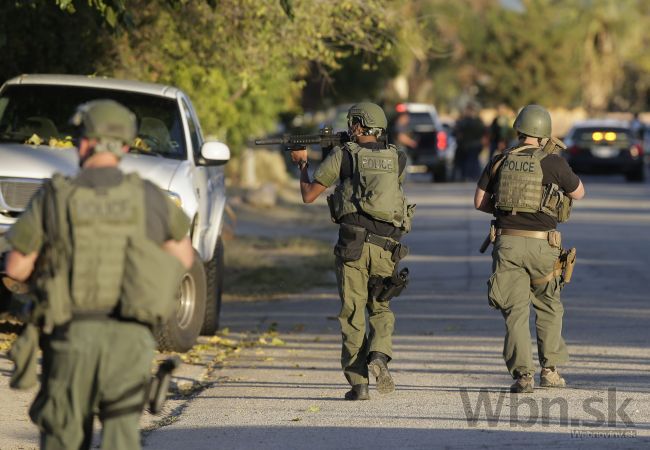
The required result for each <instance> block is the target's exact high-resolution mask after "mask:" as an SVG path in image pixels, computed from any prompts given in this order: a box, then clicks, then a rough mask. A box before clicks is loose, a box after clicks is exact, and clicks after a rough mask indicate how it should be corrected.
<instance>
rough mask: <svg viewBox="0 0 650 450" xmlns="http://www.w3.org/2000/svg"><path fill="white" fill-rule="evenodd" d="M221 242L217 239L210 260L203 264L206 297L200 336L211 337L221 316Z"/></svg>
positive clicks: (217, 327)
mask: <svg viewBox="0 0 650 450" xmlns="http://www.w3.org/2000/svg"><path fill="white" fill-rule="evenodd" d="M223 270H224V265H223V240H222V239H221V236H219V238H218V239H217V246H216V247H215V249H214V255H213V256H212V259H211V260H210V261H208V262H207V263H206V264H205V277H206V285H207V288H208V291H207V292H208V295H207V298H206V305H205V319H204V320H203V328H202V329H201V334H202V335H205V336H211V335H213V334H214V333H215V332H216V331H217V330H218V329H219V316H220V315H221V295H222V293H223Z"/></svg>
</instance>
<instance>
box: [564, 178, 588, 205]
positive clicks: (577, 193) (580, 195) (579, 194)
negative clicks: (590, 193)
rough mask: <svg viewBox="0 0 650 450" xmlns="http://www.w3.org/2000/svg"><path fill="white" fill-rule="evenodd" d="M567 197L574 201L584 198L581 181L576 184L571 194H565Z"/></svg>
mask: <svg viewBox="0 0 650 450" xmlns="http://www.w3.org/2000/svg"><path fill="white" fill-rule="evenodd" d="M567 195H568V196H569V197H571V198H572V199H574V200H580V199H582V198H583V197H584V196H585V187H584V185H583V184H582V180H581V181H580V183H578V187H577V188H576V189H575V190H574V191H573V192H569V193H567Z"/></svg>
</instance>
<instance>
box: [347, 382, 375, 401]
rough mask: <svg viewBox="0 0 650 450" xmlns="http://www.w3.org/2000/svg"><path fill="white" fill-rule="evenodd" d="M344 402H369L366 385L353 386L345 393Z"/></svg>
mask: <svg viewBox="0 0 650 450" xmlns="http://www.w3.org/2000/svg"><path fill="white" fill-rule="evenodd" d="M345 399H346V400H370V394H369V393H368V385H367V384H355V385H354V386H352V389H350V390H349V391H348V392H346V393H345Z"/></svg>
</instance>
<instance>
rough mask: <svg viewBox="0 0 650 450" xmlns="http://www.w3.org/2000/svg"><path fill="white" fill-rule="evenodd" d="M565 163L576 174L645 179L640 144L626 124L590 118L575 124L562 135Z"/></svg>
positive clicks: (634, 179) (627, 123)
mask: <svg viewBox="0 0 650 450" xmlns="http://www.w3.org/2000/svg"><path fill="white" fill-rule="evenodd" d="M565 143H566V144H567V151H566V152H565V155H566V158H567V161H568V162H569V164H570V165H571V167H572V168H573V170H575V171H576V172H582V173H607V174H623V175H625V178H626V179H627V180H628V181H643V180H644V179H645V167H644V166H645V164H644V158H643V142H642V141H641V140H639V139H636V138H635V137H634V136H633V133H632V130H631V128H630V124H629V122H627V121H618V120H601V119H590V120H585V121H581V122H577V123H575V124H574V125H573V127H571V129H570V130H569V132H568V133H567V135H566V136H565Z"/></svg>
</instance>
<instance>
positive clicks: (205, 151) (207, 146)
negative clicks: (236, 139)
mask: <svg viewBox="0 0 650 450" xmlns="http://www.w3.org/2000/svg"><path fill="white" fill-rule="evenodd" d="M229 160H230V149H229V148H228V146H227V145H226V144H224V143H223V142H218V141H207V142H204V143H203V145H202V146H201V161H200V164H201V165H205V166H220V165H223V164H226V163H227V162H228V161H229Z"/></svg>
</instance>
